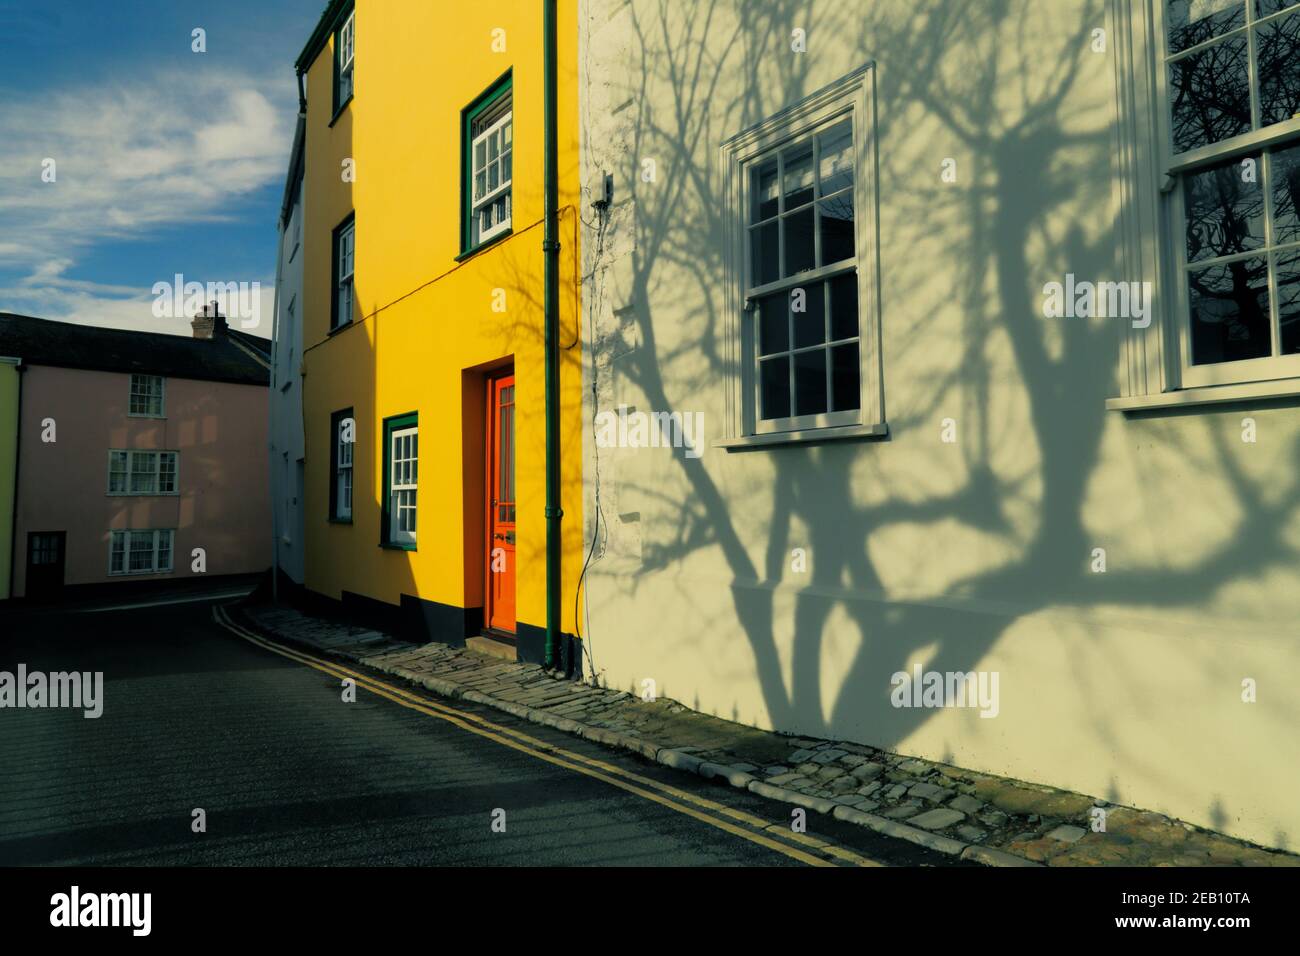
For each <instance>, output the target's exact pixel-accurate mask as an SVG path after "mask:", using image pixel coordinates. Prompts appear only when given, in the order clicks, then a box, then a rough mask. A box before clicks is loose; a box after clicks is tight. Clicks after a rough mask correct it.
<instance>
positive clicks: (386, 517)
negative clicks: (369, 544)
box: [379, 412, 420, 551]
mask: <svg viewBox="0 0 1300 956" xmlns="http://www.w3.org/2000/svg"><path fill="white" fill-rule="evenodd" d="M419 427H420V416H419V413H417V412H407V413H405V414H403V415H392V416H390V417H388V418H385V419H384V429H383V434H384V447H383V460H384V483H383V485H382V493H383V497H382V498H381V500H380V511H381V515H380V522H379V546H380V547H381V548H396V549H399V550H402V551H415V550H416V546H415V540H414V529H413V530H412V538H411V540H410V541H402V540H396V539H395V536H394V535H393V533H392V520H393V511H392V508H393V489H392V476H393V433H394V432H400V431H405V430H407V429H416V434H417V437H418V434H419V432H418V429H419ZM418 460H419V459H418V452H417V456H416V462H417V463H418ZM418 477H419V476H418V474H416V475H414V476H413V478H414V479H415V480H413V481H412V482H411V484H412V485H415V484H417V483H418ZM412 507H413V508H417V509H418V500H417V501H416V502H415V503H413V505H412ZM416 513H417V514H418V510H417V511H416Z"/></svg>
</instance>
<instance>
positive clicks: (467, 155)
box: [460, 70, 514, 256]
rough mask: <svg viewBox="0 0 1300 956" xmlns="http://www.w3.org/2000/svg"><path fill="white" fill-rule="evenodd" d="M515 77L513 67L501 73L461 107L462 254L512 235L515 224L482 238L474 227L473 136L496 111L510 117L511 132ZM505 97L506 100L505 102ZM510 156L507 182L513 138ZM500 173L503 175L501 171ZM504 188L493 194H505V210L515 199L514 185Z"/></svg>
mask: <svg viewBox="0 0 1300 956" xmlns="http://www.w3.org/2000/svg"><path fill="white" fill-rule="evenodd" d="M513 97H514V80H513V74H512V71H510V70H507V71H506V72H505V73H504V74H502V75H501V76H500V77H498V78H497V79H496V80H495V81H494V82H493V83H492V85H491V86H489V87H488V88H487V89H486V90H484V91H483V92H482V93H480V94H479V95H478V96H477V97H476V98H475V99H474V101H473V102H472V103H470V104H469V106H467V107H465V108H464V109H463V110H461V111H460V138H461V174H460V205H461V217H460V249H461V256H467V255H469V254H470V253H472V252H474V251H476V250H478V249H482V248H484V247H486V246H488V245H491V244H492V243H494V242H499V241H501V240H502V239H504V238H505V237H506V236H508V235H510V233H511V231H512V228H513V227H512V225H511V224H507V225H506V226H505V228H504V229H501V230H499V231H496V232H492V233H491V234H490V235H489V236H488V238H486V239H482V240H480V239H479V238H478V233H477V231H476V230H475V228H474V213H475V208H474V205H475V194H474V177H475V168H474V140H475V138H476V136H478V135H481V133H480V132H479V131H477V130H476V126H478V125H480V121H481V120H482V119H483V118H484V117H494V114H497V113H501V111H502V107H504V113H502V116H504V117H508V119H507V121H506V126H505V135H506V136H507V137H510V136H512V135H513V134H512V130H513V126H514V121H513V114H514V99H513ZM503 101H504V102H503ZM503 152H507V153H508V156H509V158H508V160H507V161H506V163H505V165H504V170H505V173H504V175H505V177H506V178H505V182H506V183H511V182H512V179H513V177H511V176H510V173H509V170H510V169H511V168H512V165H513V159H514V150H513V143H512V142H510V143H509V145H508V148H507V150H505V151H503ZM498 175H501V173H500V172H499V173H498ZM499 188H500V189H501V192H500V193H499V194H498V195H496V196H494V199H500V198H504V202H505V208H506V210H510V207H511V205H512V203H513V201H514V196H513V194H514V189H513V185H506V186H504V187H499ZM506 215H507V217H510V218H511V222H513V217H512V216H511V211H508V212H506Z"/></svg>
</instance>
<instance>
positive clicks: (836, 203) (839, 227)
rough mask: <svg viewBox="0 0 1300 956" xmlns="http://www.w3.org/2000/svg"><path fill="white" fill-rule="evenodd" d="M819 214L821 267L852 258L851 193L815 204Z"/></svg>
mask: <svg viewBox="0 0 1300 956" xmlns="http://www.w3.org/2000/svg"><path fill="white" fill-rule="evenodd" d="M817 208H818V210H820V212H821V229H822V261H821V264H822V265H830V264H831V263H832V262H842V261H843V260H845V259H852V258H853V246H854V242H853V193H852V192H847V193H841V194H840V195H838V196H836V197H835V198H834V199H824V200H822V201H821V202H820V203H818V204H817Z"/></svg>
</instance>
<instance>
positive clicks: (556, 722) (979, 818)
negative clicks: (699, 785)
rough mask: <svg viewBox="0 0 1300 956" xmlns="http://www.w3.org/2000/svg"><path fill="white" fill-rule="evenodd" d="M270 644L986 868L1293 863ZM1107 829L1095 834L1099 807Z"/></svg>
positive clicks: (887, 764)
mask: <svg viewBox="0 0 1300 956" xmlns="http://www.w3.org/2000/svg"><path fill="white" fill-rule="evenodd" d="M235 611H236V614H237V616H239V617H240V618H241V619H242V621H243V623H244V624H246V625H247V626H250V627H251V628H253V629H254V630H256V631H259V632H261V633H263V634H265V635H266V636H267V637H270V638H273V639H277V640H281V641H284V642H286V643H291V644H297V645H300V646H305V647H309V648H312V649H314V650H317V651H322V652H325V653H327V654H331V655H335V656H337V657H340V658H343V659H346V660H351V661H356V662H359V663H361V664H364V665H365V666H367V667H372V668H374V669H376V670H379V671H383V672H385V673H388V674H391V675H393V676H395V677H399V678H402V679H404V680H408V681H411V682H412V683H414V684H417V685H420V686H422V687H424V688H426V689H428V690H430V691H432V692H433V693H435V694H438V695H440V696H444V697H451V698H459V699H463V700H467V701H470V702H472V703H478V704H485V705H488V706H491V707H495V708H497V709H499V710H503V711H505V712H507V713H510V714H514V715H515V716H518V717H520V718H523V719H526V720H529V721H532V722H534V723H539V724H545V725H548V726H551V727H555V728H557V729H559V730H562V731H566V732H568V733H573V734H577V735H579V736H582V737H585V738H587V739H589V740H593V741H596V742H597V743H600V744H604V745H606V746H610V747H616V748H620V749H624V750H629V751H632V752H634V753H638V754H641V755H642V756H644V757H645V758H647V759H649V760H654V761H657V762H658V763H661V764H664V765H666V766H669V767H675V768H677V769H680V770H684V771H688V772H691V773H696V774H699V775H700V776H702V777H705V778H708V779H716V780H719V781H725V782H726V783H728V784H730V785H731V786H733V787H738V788H743V789H747V790H749V791H751V792H753V793H756V794H758V795H759V796H763V797H768V798H770V799H772V800H777V801H780V802H783V803H787V804H794V805H798V806H802V807H806V808H808V809H810V810H813V811H815V812H818V813H829V814H833V815H834V816H835V817H836V818H838V819H841V820H846V821H849V822H852V823H857V824H859V825H861V826H865V827H867V828H868V829H871V830H875V831H877V832H880V833H883V834H886V835H889V836H893V837H897V838H899V839H903V840H910V841H912V842H913V843H917V844H920V845H921V846H925V847H929V848H930V849H934V850H938V851H940V852H943V853H949V854H952V855H953V856H959V857H961V858H963V859H966V860H974V861H978V862H981V863H985V864H988V865H992V866H1035V865H1041V864H1047V865H1051V866H1096V865H1103V866H1104V865H1115V866H1297V865H1300V856H1296V855H1293V854H1290V853H1284V852H1281V851H1276V850H1268V849H1265V848H1262V847H1258V846H1254V845H1252V844H1249V843H1245V842H1242V841H1240V840H1234V839H1232V838H1230V837H1226V836H1224V835H1222V834H1219V833H1215V832H1212V831H1208V830H1203V829H1200V828H1198V827H1194V826H1192V825H1190V824H1187V823H1182V822H1180V821H1178V820H1172V819H1170V818H1168V817H1165V816H1162V815H1161V814H1158V813H1152V812H1149V811H1143V810H1139V809H1135V808H1132V807H1123V806H1115V805H1112V804H1109V803H1107V802H1106V801H1104V800H1100V799H1097V798H1094V797H1089V796H1085V795H1082V794H1078V793H1070V792H1068V791H1064V790H1055V789H1052V788H1049V787H1041V786H1037V785H1035V784H1031V783H1025V782H1023V781H1020V780H1012V779H1009V778H1004V777H994V776H990V775H988V774H982V773H976V772H974V771H971V770H963V769H961V768H959V767H950V766H947V765H944V764H938V763H932V762H930V761H928V760H918V759H915V758H912V757H907V756H902V755H899V754H895V753H889V752H887V751H883V750H877V749H875V748H872V747H867V746H863V745H860V744H853V743H845V742H838V741H826V740H812V739H809V738H805V737H789V736H785V735H782V734H776V733H771V732H767V731H760V730H755V729H754V728H752V727H744V726H741V725H740V724H736V723H732V722H731V721H726V720H721V719H719V718H716V717H710V716H708V715H706V714H700V713H696V712H695V711H692V710H690V709H689V708H687V707H685V706H683V705H681V704H679V703H676V702H674V701H671V700H662V699H661V700H658V701H655V702H653V703H646V702H643V701H641V700H640V699H639V698H637V697H634V696H633V695H631V694H629V693H627V692H625V691H619V690H612V689H609V688H598V687H590V686H587V685H585V684H581V683H576V682H573V681H567V680H561V679H558V678H554V677H551V676H549V675H548V674H547V673H546V672H545V671H543V670H542V669H541V667H539V666H538V665H536V664H519V663H513V662H507V661H502V660H498V659H495V658H490V657H484V656H481V655H479V654H476V653H474V652H472V651H468V650H464V649H459V648H451V647H447V646H446V645H443V644H425V645H419V646H417V645H413V644H409V643H406V642H403V641H400V640H397V639H396V638H393V637H391V636H389V635H387V634H384V633H381V632H379V631H374V630H369V629H366V628H361V627H355V626H351V625H348V624H345V623H340V622H337V621H333V620H330V619H326V618H320V617H312V616H308V615H304V614H301V613H299V612H298V611H295V610H291V609H288V608H285V607H277V606H269V605H245V606H242V607H238V608H236V609H235ZM1097 808H1100V809H1101V810H1103V811H1104V821H1105V830H1104V832H1096V831H1094V829H1093V820H1094V818H1095V816H1096V813H1095V810H1096V809H1097Z"/></svg>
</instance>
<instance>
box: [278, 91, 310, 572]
mask: <svg viewBox="0 0 1300 956" xmlns="http://www.w3.org/2000/svg"><path fill="white" fill-rule="evenodd" d="M302 178H303V118H302V117H301V116H300V117H299V119H298V127H297V131H296V133H295V135H294V145H293V153H292V156H291V158H290V161H289V172H288V177H287V180H286V182H285V190H284V201H283V203H282V204H281V209H280V222H279V230H280V243H279V259H278V263H277V266H276V288H275V330H274V338H273V342H274V348H273V361H272V367H271V475H270V478H271V506H272V513H273V526H274V532H273V533H274V535H275V556H276V567H277V569H278V572H279V573H280V574H282V575H284V576H285V577H287V578H288V579H289V580H290V581H292V582H293V583H294V584H298V585H301V584H302V583H303V574H304V570H305V559H304V554H303V546H304V540H305V539H304V535H305V530H304V506H303V500H304V499H303V492H304V465H305V454H306V453H305V448H304V441H303V414H302V286H303V266H302V262H303V255H302V234H303V203H302ZM281 580H283V578H282V579H281Z"/></svg>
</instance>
